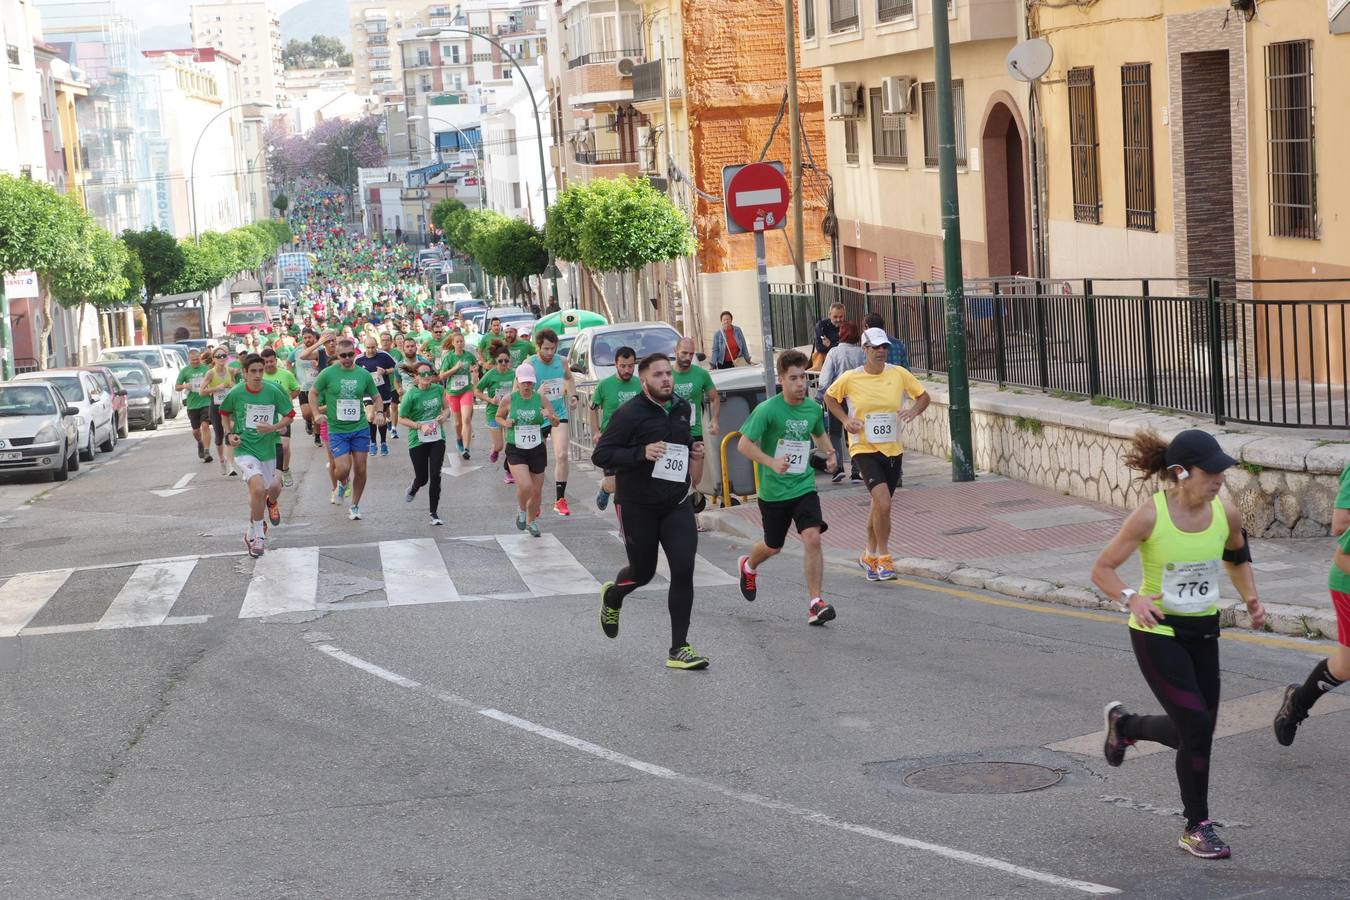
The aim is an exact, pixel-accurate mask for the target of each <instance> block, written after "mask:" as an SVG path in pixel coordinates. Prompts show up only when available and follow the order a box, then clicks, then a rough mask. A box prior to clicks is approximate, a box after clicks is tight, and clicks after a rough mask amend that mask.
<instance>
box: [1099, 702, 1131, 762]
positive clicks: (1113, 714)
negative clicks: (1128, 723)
mask: <svg viewBox="0 0 1350 900" xmlns="http://www.w3.org/2000/svg"><path fill="white" fill-rule="evenodd" d="M1126 715H1127V713H1126V712H1125V705H1124V704H1122V703H1121V702H1120V701H1119V700H1112V701H1111V702H1110V703H1108V704H1106V708H1105V709H1104V710H1102V717H1103V718H1104V719H1105V720H1106V741H1105V743H1104V744H1103V745H1102V755H1103V756H1105V757H1106V764H1107V765H1108V766H1118V765H1120V764H1121V763H1123V762H1124V761H1125V748H1126V747H1132V746H1134V741H1132V740H1130V739H1129V738H1124V737H1121V736H1120V720H1121V719H1123V718H1125V716H1126Z"/></svg>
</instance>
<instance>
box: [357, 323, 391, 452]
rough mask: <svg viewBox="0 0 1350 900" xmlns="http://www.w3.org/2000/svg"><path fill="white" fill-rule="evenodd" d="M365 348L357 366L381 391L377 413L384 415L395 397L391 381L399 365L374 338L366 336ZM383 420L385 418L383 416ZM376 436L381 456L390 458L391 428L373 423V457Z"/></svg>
mask: <svg viewBox="0 0 1350 900" xmlns="http://www.w3.org/2000/svg"><path fill="white" fill-rule="evenodd" d="M365 348H366V352H365V353H363V354H361V355H360V356H358V357H357V358H356V364H357V365H358V366H360V367H361V368H363V369H365V370H366V371H367V372H369V373H370V377H371V378H372V379H373V380H374V382H375V387H376V388H378V389H379V392H380V400H379V403H378V404H376V412H379V413H383V412H384V411H385V410H386V409H388V408H389V404H390V402H391V401H392V400H393V397H394V393H393V386H392V385H391V384H390V379H391V377H392V376H393V374H394V369H395V368H397V366H398V363H396V362H394V358H393V357H392V356H390V355H389V354H388V353H385V352H384V351H383V350H381V349H380V347H379V343H378V342H377V341H376V339H375V338H374V336H371V335H367V336H366V338H365ZM381 418H383V416H381ZM376 434H378V435H379V438H380V445H379V453H380V456H388V455H389V426H388V425H383V424H381V425H379V426H377V425H376V424H375V422H374V420H372V421H371V423H370V445H371V447H370V450H371V454H372V455H373V454H374V453H375V436H376Z"/></svg>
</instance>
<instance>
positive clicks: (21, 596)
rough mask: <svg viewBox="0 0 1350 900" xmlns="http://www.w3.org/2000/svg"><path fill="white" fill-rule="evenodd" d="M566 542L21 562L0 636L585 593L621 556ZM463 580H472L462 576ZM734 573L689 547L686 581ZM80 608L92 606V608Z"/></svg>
mask: <svg viewBox="0 0 1350 900" xmlns="http://www.w3.org/2000/svg"><path fill="white" fill-rule="evenodd" d="M597 541H598V543H597ZM569 543H573V544H574V545H576V546H573V547H569V546H568V544H565V543H564V542H563V541H562V540H560V539H559V538H558V536H557V535H555V534H550V533H545V534H544V535H543V536H542V537H540V538H534V537H531V536H529V535H527V534H523V533H518V532H517V533H511V534H491V535H474V536H464V537H455V538H450V539H446V540H439V541H438V540H432V539H430V538H408V539H402V540H388V541H374V542H368V543H361V544H346V545H340V546H315V547H281V548H275V549H271V550H269V551H268V552H267V553H266V555H264V556H262V557H260V558H259V559H257V560H251V559H248V558H247V557H246V556H244V555H242V554H240V553H238V552H231V553H215V554H202V555H200V556H184V557H176V558H172V559H156V560H145V561H141V562H127V563H109V564H104V565H99V566H87V567H72V568H65V569H53V570H49V571H44V572H23V573H19V574H15V575H11V576H9V577H8V578H0V638H6V637H16V636H23V637H32V636H37V635H50V634H68V633H73V632H83V631H115V630H122V629H131V628H149V627H157V626H164V625H194V624H202V623H205V622H209V621H218V620H223V619H234V620H256V619H263V618H266V617H268V616H275V615H281V614H284V613H306V612H326V611H333V610H349V609H372V608H392V607H398V606H413V605H424V604H435V603H462V602H481V601H494V600H497V601H503V600H538V599H546V598H550V597H569V596H578V595H587V594H592V595H593V594H595V593H596V592H598V591H599V590H600V582H601V580H602V579H603V578H611V577H613V574H614V572H615V571H617V569H618V567H619V566H620V565H622V563H623V553H622V544H621V537H620V535H619V533H618V532H617V531H610V532H603V533H601V534H600V535H598V536H597V535H589V536H579V537H575V538H572V539H569ZM581 543H586V546H585V547H584V548H583V547H582V546H579V544H581ZM574 550H575V551H576V552H574ZM578 553H579V554H581V557H582V558H584V559H585V560H586V561H585V562H583V561H582V558H579V557H578V555H577V554H578ZM452 572H454V573H456V575H455V576H454V577H452V575H451V573H452ZM484 573H495V575H494V578H495V580H496V581H497V582H498V584H497V589H493V590H484V589H482V587H481V583H482V580H483V578H484V577H485V576H484ZM669 577H670V572H669V568H668V566H667V565H666V561H665V557H664V556H662V557H661V559H660V563H659V565H658V571H657V577H656V579H655V580H654V581H653V582H652V583H651V584H650V585H648V586H647V588H644V590H646V591H658V590H659V591H664V590H665V587H666V585H667V583H668V582H669ZM82 579H84V580H86V581H87V582H88V583H89V584H93V583H97V584H99V585H100V586H102V585H106V584H108V583H109V582H111V583H112V584H114V585H117V584H119V583H120V586H117V587H116V588H115V589H109V588H106V587H105V588H103V591H104V592H105V594H104V595H105V596H106V595H111V597H112V599H111V600H110V601H107V602H106V603H105V602H104V601H103V600H101V599H99V600H97V601H96V602H94V603H92V604H91V601H90V593H91V590H90V588H89V587H88V584H86V585H83V586H82V585H80V584H77V583H76V582H79V581H81V580H82ZM333 579H338V582H336V583H344V582H342V581H341V579H346V580H347V581H346V582H345V583H351V584H357V585H358V587H357V588H355V590H356V591H357V592H358V593H360V594H361V595H362V597H363V599H358V600H347V599H345V598H344V597H342V596H340V594H339V592H336V591H334V590H333V588H332V586H331V585H332V584H333V583H335V582H333ZM456 579H458V583H457V580H456ZM474 582H477V584H478V585H479V586H478V587H474V586H472V583H474ZM326 583H327V584H328V585H329V586H328V587H327V588H326V587H325V584H326ZM734 584H736V578H735V577H734V576H732V575H729V574H727V573H726V572H724V571H723V570H722V569H720V568H718V567H717V566H716V565H715V564H714V563H712V562H711V561H710V560H708V559H706V558H705V557H703V556H702V555H700V556H698V557H697V558H696V560H695V570H694V585H695V587H698V588H714V587H723V586H726V585H734ZM502 587H510V588H511V589H510V590H502V589H500V588H502ZM380 595H382V596H380ZM91 607H93V608H94V609H95V610H98V609H101V612H96V615H93V614H91ZM66 620H71V621H66Z"/></svg>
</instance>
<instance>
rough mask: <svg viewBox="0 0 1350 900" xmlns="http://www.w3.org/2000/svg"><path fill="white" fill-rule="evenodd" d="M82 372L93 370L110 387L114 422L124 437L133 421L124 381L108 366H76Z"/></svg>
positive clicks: (109, 392) (119, 433)
mask: <svg viewBox="0 0 1350 900" xmlns="http://www.w3.org/2000/svg"><path fill="white" fill-rule="evenodd" d="M74 368H77V369H79V370H80V371H81V372H93V373H94V376H95V377H97V378H98V379H100V381H101V382H102V384H103V386H104V387H105V388H107V389H108V396H110V397H112V404H113V423H114V424H115V425H116V426H117V436H118V437H119V438H124V437H126V436H127V433H128V432H129V431H130V428H131V423H130V420H129V418H128V415H127V412H128V410H127V405H128V404H127V391H126V388H125V387H123V386H122V381H121V379H119V378H118V377H117V374H116V373H115V372H113V370H112V369H110V368H108V367H107V366H100V365H93V366H75V367H74Z"/></svg>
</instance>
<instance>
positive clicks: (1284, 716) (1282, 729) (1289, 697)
mask: <svg viewBox="0 0 1350 900" xmlns="http://www.w3.org/2000/svg"><path fill="white" fill-rule="evenodd" d="M1297 690H1298V685H1296V684H1291V685H1289V687H1287V688H1285V689H1284V702H1282V703H1281V704H1280V711H1279V712H1277V713H1276V714H1275V740H1277V741H1279V742H1280V746H1282V747H1288V746H1289V745H1290V744H1292V743H1293V742H1294V735H1295V734H1296V733H1297V732H1298V726H1299V723H1300V722H1302V721H1303V720H1304V719H1306V718H1308V714H1307V713H1306V712H1302V711H1300V710H1299V709H1297V708H1296V707H1295V706H1294V692H1295V691H1297Z"/></svg>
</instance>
